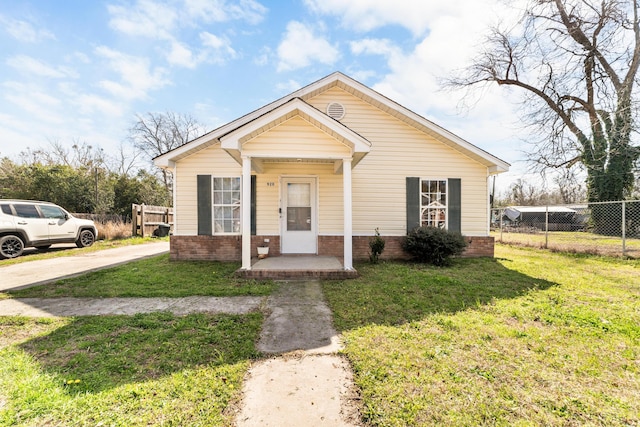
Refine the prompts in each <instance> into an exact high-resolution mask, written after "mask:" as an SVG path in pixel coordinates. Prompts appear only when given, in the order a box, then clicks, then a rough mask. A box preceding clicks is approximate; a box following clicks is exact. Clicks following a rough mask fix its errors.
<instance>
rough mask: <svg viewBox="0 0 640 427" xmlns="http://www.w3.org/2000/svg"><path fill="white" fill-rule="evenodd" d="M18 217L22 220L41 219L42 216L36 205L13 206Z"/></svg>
mask: <svg viewBox="0 0 640 427" xmlns="http://www.w3.org/2000/svg"><path fill="white" fill-rule="evenodd" d="M13 208H14V209H15V210H16V215H18V216H19V217H21V218H40V214H39V213H38V210H37V209H36V207H35V206H34V205H13Z"/></svg>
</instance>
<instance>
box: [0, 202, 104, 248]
mask: <svg viewBox="0 0 640 427" xmlns="http://www.w3.org/2000/svg"><path fill="white" fill-rule="evenodd" d="M96 237H98V230H97V229H96V226H95V224H94V223H93V221H89V220H88V219H80V218H75V217H74V216H73V215H71V214H70V213H69V212H67V211H65V210H64V209H62V208H61V207H60V206H58V205H54V204H53V203H48V202H35V201H30V200H2V199H0V259H1V258H15V257H18V256H20V255H22V251H23V250H24V248H25V247H31V246H33V247H36V248H38V249H47V248H49V246H51V245H52V244H53V243H75V244H76V245H77V246H78V247H79V248H84V247H86V246H91V245H93V242H95V240H96Z"/></svg>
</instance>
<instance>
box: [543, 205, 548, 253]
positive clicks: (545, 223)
mask: <svg viewBox="0 0 640 427" xmlns="http://www.w3.org/2000/svg"><path fill="white" fill-rule="evenodd" d="M544 248H545V249H549V205H546V206H545V213H544Z"/></svg>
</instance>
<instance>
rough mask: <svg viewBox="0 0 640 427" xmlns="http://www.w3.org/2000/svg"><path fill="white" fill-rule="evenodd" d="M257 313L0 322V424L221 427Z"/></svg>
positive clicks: (249, 355)
mask: <svg viewBox="0 0 640 427" xmlns="http://www.w3.org/2000/svg"><path fill="white" fill-rule="evenodd" d="M261 324H262V315H261V314H260V313H252V314H249V315H246V316H224V315H205V314H196V315H189V316H173V315H171V314H168V313H154V314H140V315H135V316H100V317H77V318H60V319H54V320H46V319H24V318H16V317H0V359H1V360H2V363H1V364H0V425H3V426H45V425H46V426H71V425H73V426H98V425H103V426H148V425H155V426H161V425H164V426H187V425H188V426H228V425H230V423H231V419H232V414H231V413H230V412H229V411H228V410H227V408H228V407H229V405H230V404H232V403H233V402H234V401H236V400H238V399H239V392H240V390H241V381H242V378H243V377H244V375H245V373H246V371H247V369H248V366H249V361H250V360H251V359H254V358H256V357H258V356H259V353H258V352H257V351H256V350H255V345H254V343H255V341H256V340H257V337H258V333H259V330H260V325H261Z"/></svg>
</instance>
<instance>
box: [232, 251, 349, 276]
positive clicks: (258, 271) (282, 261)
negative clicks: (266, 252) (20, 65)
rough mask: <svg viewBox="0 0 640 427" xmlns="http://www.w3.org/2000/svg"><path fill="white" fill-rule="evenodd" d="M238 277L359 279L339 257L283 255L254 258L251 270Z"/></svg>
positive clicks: (240, 271)
mask: <svg viewBox="0 0 640 427" xmlns="http://www.w3.org/2000/svg"><path fill="white" fill-rule="evenodd" d="M236 275H237V276H239V277H242V278H244V279H273V280H295V279H330V280H342V279H353V278H356V277H358V272H357V271H356V270H355V269H350V270H345V268H344V266H343V264H342V263H341V262H340V261H339V259H338V258H337V257H334V256H322V255H281V256H273V257H268V258H264V259H258V258H252V259H251V269H250V270H247V269H242V268H241V269H239V270H237V271H236Z"/></svg>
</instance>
